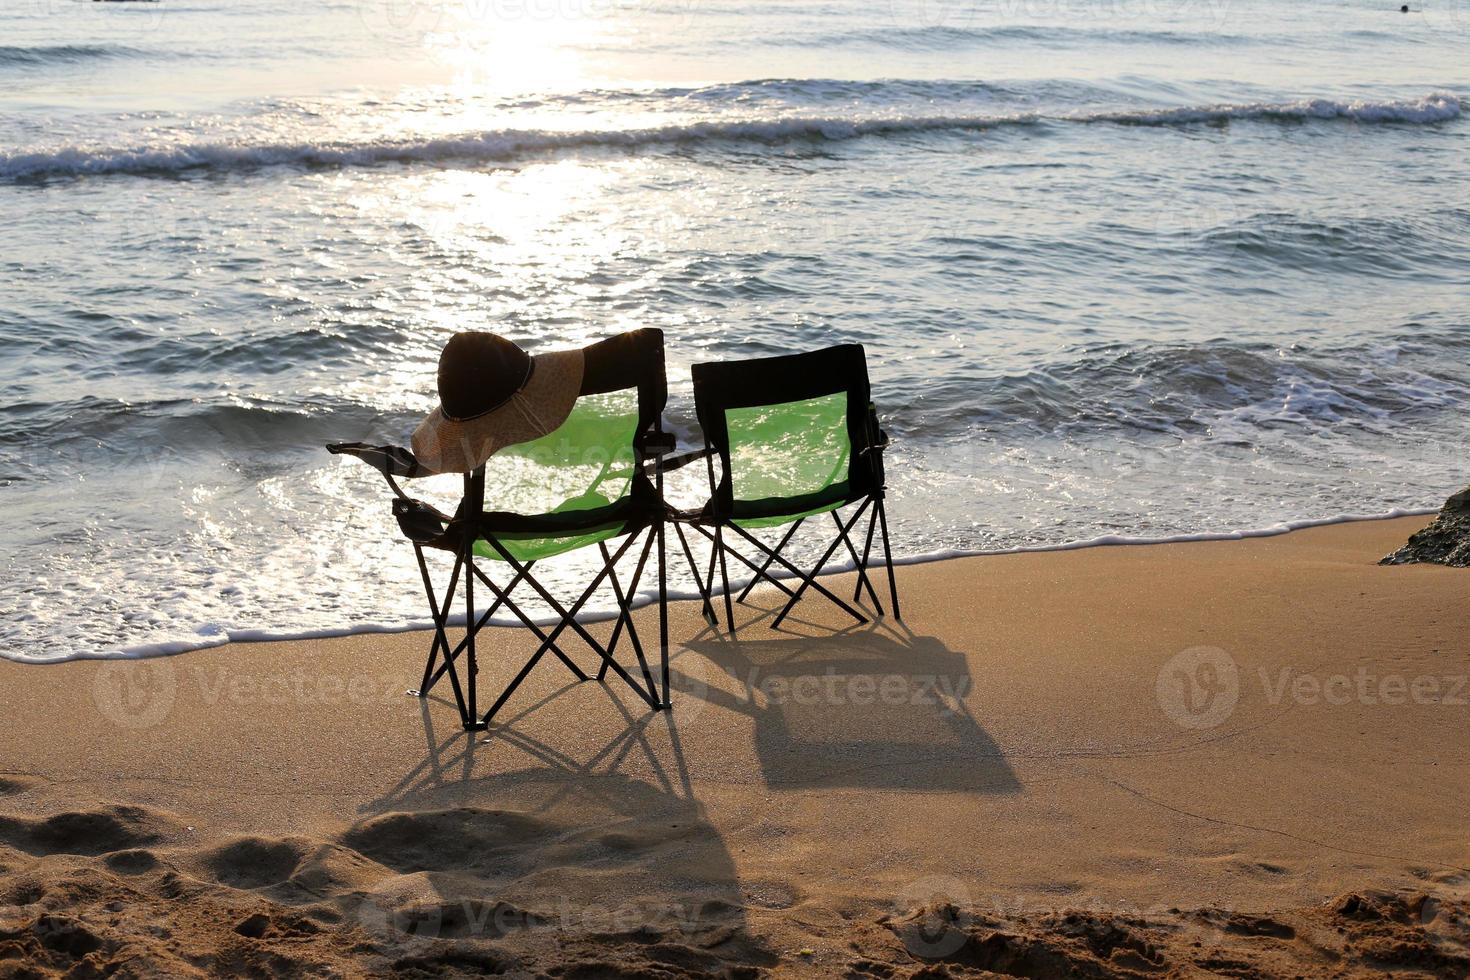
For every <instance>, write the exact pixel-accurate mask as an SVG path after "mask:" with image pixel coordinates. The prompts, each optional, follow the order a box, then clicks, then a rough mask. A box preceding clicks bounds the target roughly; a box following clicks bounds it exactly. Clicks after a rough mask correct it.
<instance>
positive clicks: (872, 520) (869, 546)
mask: <svg viewBox="0 0 1470 980" xmlns="http://www.w3.org/2000/svg"><path fill="white" fill-rule="evenodd" d="M877 529H878V508H876V507H874V508H873V511H872V513H870V514H869V515H868V540H867V542H866V543H865V544H864V545H863V561H862V566H863V569H864V571H866V570H867V567H868V558H869V556H871V555H872V553H873V532H874V531H876V530H877ZM862 594H863V583H862V582H861V581H859V582H858V584H857V585H855V586H853V587H852V601H853V602H857V601H858V598H859V597H860V596H861V595H862Z"/></svg>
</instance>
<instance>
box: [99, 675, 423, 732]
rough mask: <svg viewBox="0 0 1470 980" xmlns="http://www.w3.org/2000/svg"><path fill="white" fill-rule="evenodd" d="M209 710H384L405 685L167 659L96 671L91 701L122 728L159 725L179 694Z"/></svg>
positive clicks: (378, 678) (396, 678)
mask: <svg viewBox="0 0 1470 980" xmlns="http://www.w3.org/2000/svg"><path fill="white" fill-rule="evenodd" d="M184 690H188V691H190V692H191V696H193V697H195V698H197V700H199V701H200V702H202V703H203V704H205V705H207V706H209V707H218V706H221V705H228V706H233V707H240V706H244V705H251V704H264V705H281V704H300V705H307V706H331V705H337V704H348V705H368V704H388V703H391V702H395V701H397V700H399V699H400V698H401V697H402V696H403V694H404V690H405V688H404V679H403V677H402V676H400V675H399V674H396V673H393V672H391V671H385V672H382V673H377V674H374V673H366V672H364V673H353V674H333V673H314V672H312V671H308V670H304V669H300V668H297V669H295V670H286V671H278V672H272V673H259V672H254V671H243V670H233V669H231V668H228V667H213V666H208V665H204V664H194V665H188V666H184V667H176V666H175V665H174V661H173V660H172V659H171V658H157V659H145V660H108V661H105V662H104V663H102V664H101V665H100V666H99V667H98V668H97V676H96V678H95V679H94V680H93V683H92V701H93V703H95V704H96V705H97V708H98V710H99V711H101V712H102V715H103V717H105V718H107V720H108V721H110V722H112V723H113V724H114V725H117V726H118V727H120V728H128V729H142V728H152V727H153V726H155V725H160V724H162V723H163V722H164V721H165V720H166V719H167V718H168V717H169V715H170V714H171V713H172V711H173V708H174V705H175V704H176V703H177V701H178V698H179V695H180V694H181V693H182V691H184Z"/></svg>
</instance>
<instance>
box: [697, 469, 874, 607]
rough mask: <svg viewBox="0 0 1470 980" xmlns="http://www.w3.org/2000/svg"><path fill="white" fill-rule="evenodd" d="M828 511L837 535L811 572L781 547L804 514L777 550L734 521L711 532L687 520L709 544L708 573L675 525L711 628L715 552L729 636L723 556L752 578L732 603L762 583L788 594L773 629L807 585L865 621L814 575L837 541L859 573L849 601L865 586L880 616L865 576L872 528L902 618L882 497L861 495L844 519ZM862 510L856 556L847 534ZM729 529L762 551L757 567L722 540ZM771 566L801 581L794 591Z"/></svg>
mask: <svg viewBox="0 0 1470 980" xmlns="http://www.w3.org/2000/svg"><path fill="white" fill-rule="evenodd" d="M829 513H830V514H831V516H832V523H833V525H834V526H835V528H836V531H837V535H836V537H834V538H833V539H832V543H831V544H830V545H829V546H828V547H827V550H826V551H824V552H823V553H822V556H821V557H820V558H818V559H817V561H816V563H815V564H814V565H813V566H812V570H811V571H810V572H803V571H802V570H801V569H800V568H798V567H797V566H796V565H794V564H792V562H791V561H790V560H788V559H787V558H786V557H784V556H783V555H782V554H781V552H782V550H783V549H785V547H786V545H787V544H788V543H789V542H790V541H791V539H792V538H793V537H794V536H795V534H796V532H797V530H798V529H800V527H801V526H802V524H803V523H805V522H806V520H807V519H806V518H805V517H802V518H798V519H797V520H796V521H795V522H793V523H792V524H791V526H790V527H788V528H787V530H786V533H785V534H784V535H783V536H782V537H781V540H780V542H779V543H778V544H777V545H776V547H775V548H771V547H769V546H767V545H766V544H765V543H764V542H763V541H761V540H760V539H759V538H757V537H756V536H755V535H753V534H751V533H750V532H749V531H747V530H746V529H745V528H743V527H741V526H740V525H738V524H735V523H733V522H721V523H717V524H716V525H715V528H714V530H713V531H711V530H710V529H709V528H708V527H706V526H705V525H704V524H701V523H693V522H691V523H690V526H691V527H693V528H694V529H695V530H697V531H698V532H699V533H700V534H702V535H704V537H705V538H706V539H707V540H708V541H709V542H710V544H711V546H712V547H711V550H710V557H709V569H708V572H707V575H701V574H700V571H699V567H698V565H697V564H696V562H695V560H694V553H693V551H692V550H691V549H690V547H689V542H688V539H687V538H686V537H685V535H684V529H683V526H682V524H675V525H674V529H675V531H676V532H677V533H678V536H679V543H680V545H681V546H682V547H683V551H684V557H685V559H686V560H687V561H688V562H689V570H690V572H691V573H692V574H693V575H694V579H695V582H696V583H697V584H698V585H699V590H700V598H701V600H702V601H703V604H704V605H703V610H704V616H705V619H706V620H708V621H709V623H710V624H711V625H712V626H718V625H719V617H718V616H717V615H716V614H715V610H714V604H713V601H712V598H711V597H712V596H713V595H714V584H715V564H716V556H718V563H719V570H720V580H721V582H722V583H723V584H724V589H723V591H724V596H725V623H726V626H727V627H728V629H729V631H730V632H731V633H732V634H733V633H734V632H735V615H734V605H733V603H732V601H731V597H730V586H729V582H730V578H729V571H728V565H727V562H726V556H727V555H728V556H729V557H731V558H734V559H735V560H736V561H739V562H740V563H741V564H743V565H745V567H746V568H748V569H750V570H751V571H752V572H753V573H754V576H753V577H752V578H751V580H750V582H749V583H748V584H747V585H746V586H745V588H744V590H743V591H741V593H740V595H739V596H738V597H736V598H735V600H734V601H735V602H740V603H743V602H745V599H746V597H747V596H748V595H750V592H751V590H752V589H754V588H755V586H756V585H757V584H758V583H760V582H766V583H769V584H770V585H773V586H775V587H776V588H777V589H779V590H780V591H781V592H783V593H784V594H785V595H786V604H785V605H784V606H782V607H781V610H780V612H778V613H777V614H776V616H775V618H774V619H773V620H771V628H772V629H776V628H778V627H779V626H780V625H781V623H782V622H783V621H784V620H785V619H786V617H787V615H788V614H789V613H790V612H791V610H792V609H793V608H794V607H795V606H796V603H797V602H798V601H800V599H801V597H802V595H803V594H805V592H806V590H807V589H809V588H810V589H813V590H814V591H816V592H818V593H819V594H821V595H822V596H824V597H826V598H827V599H828V600H830V601H831V602H832V603H833V604H834V605H836V606H837V607H838V608H840V609H842V610H843V611H844V612H846V613H847V614H848V615H850V616H852V617H853V618H854V619H856V620H857V621H858V622H860V623H866V622H867V621H868V617H867V616H866V615H864V613H863V612H861V611H860V610H858V609H856V608H854V607H853V606H851V605H849V604H848V603H847V602H845V601H843V600H842V599H841V598H839V597H838V596H837V595H836V594H834V593H833V592H832V591H831V590H829V589H827V588H826V587H825V586H823V585H822V583H821V582H819V581H817V575H818V574H819V573H820V572H821V570H822V569H823V568H824V567H825V566H826V564H827V562H828V561H830V560H831V558H832V555H833V554H834V553H835V552H836V551H837V548H838V546H840V545H845V546H846V547H847V553H848V555H849V556H850V557H851V558H852V562H853V566H854V567H855V568H856V570H857V574H858V580H857V584H856V586H855V587H854V589H853V595H852V598H853V601H854V602H857V601H858V600H859V599H861V598H862V594H863V590H865V589H866V590H867V593H868V597H869V599H871V600H872V603H873V608H874V610H875V611H876V612H877V613H878V615H879V616H882V615H883V605H882V603H881V602H879V600H878V593H877V590H876V589H874V588H873V582H872V580H871V578H870V577H869V576H868V568H869V562H870V560H871V558H872V552H873V536H874V532H875V531H881V533H882V537H883V557H884V564H885V565H886V567H887V570H888V596H889V599H890V601H891V602H892V604H893V615H894V618H895V619H900V620H901V619H902V618H903V616H902V613H901V612H900V610H899V605H898V585H897V582H896V580H895V579H894V575H893V555H892V552H891V550H890V548H889V544H888V515H887V513H886V511H885V508H884V506H883V498H882V497H880V496H874V497H868V498H866V499H864V500H863V501H862V502H861V503H860V504H859V506H858V509H857V510H856V511H855V512H854V513H853V514H852V516H851V517H850V518H848V519H847V521H846V522H845V523H844V522H843V520H842V518H841V517H840V516H839V515H838V512H837V511H835V510H834V511H830V512H829ZM865 513H866V514H868V530H867V540H866V541H865V543H864V545H863V552H862V556H861V557H859V556H858V552H857V548H856V547H854V545H853V542H852V538H851V536H850V535H851V532H852V530H853V528H854V527H856V526H857V525H858V522H859V521H861V520H862V517H863V514H865ZM727 528H728V529H729V530H731V531H733V532H735V534H737V535H738V536H739V537H740V538H741V539H742V540H744V541H745V542H746V543H748V544H749V545H751V546H752V547H754V548H755V549H756V550H757V551H758V552H760V553H761V554H763V555H764V556H765V558H764V561H762V562H761V563H760V564H759V565H757V564H756V563H755V562H753V561H751V560H750V559H749V558H747V557H746V556H745V555H743V554H741V553H740V551H739V550H738V549H736V548H734V547H732V546H731V545H730V543H729V542H728V541H727V540H726V536H725V530H726V529H727ZM773 564H775V565H779V566H780V567H781V568H784V569H785V570H786V571H787V572H789V573H790V574H791V575H792V576H794V577H795V578H796V579H798V580H799V584H798V585H797V586H796V588H795V589H792V588H790V587H789V586H788V585H787V584H786V583H785V582H783V581H781V580H780V579H778V578H776V577H775V575H774V574H772V572H771V566H772V565H773Z"/></svg>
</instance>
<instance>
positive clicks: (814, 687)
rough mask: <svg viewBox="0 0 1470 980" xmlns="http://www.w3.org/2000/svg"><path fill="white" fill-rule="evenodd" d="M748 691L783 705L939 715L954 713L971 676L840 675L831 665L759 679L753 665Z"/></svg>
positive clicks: (747, 684)
mask: <svg viewBox="0 0 1470 980" xmlns="http://www.w3.org/2000/svg"><path fill="white" fill-rule="evenodd" d="M745 685H746V689H747V690H749V691H752V692H756V691H758V692H760V693H761V694H763V695H765V698H766V703H767V704H770V705H775V706H780V705H785V704H795V705H800V706H804V707H805V706H814V705H829V706H837V707H842V706H849V705H852V706H857V707H868V706H872V705H885V706H888V707H914V708H922V707H929V708H932V707H938V708H939V709H940V713H941V714H944V715H948V714H951V713H953V712H954V710H955V709H954V708H953V707H951V705H953V704H957V703H958V702H961V701H963V700H964V698H965V695H967V694H968V693H969V691H970V677H969V676H968V675H961V676H960V677H958V678H955V677H950V676H949V675H947V674H882V675H879V674H839V673H838V672H837V668H835V667H829V668H828V669H827V670H826V672H825V673H821V674H797V675H788V674H772V675H769V676H765V677H763V676H761V670H760V668H759V667H752V668H751V669H750V672H749V674H748V675H747V676H746V679H745Z"/></svg>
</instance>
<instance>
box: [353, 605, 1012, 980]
mask: <svg viewBox="0 0 1470 980" xmlns="http://www.w3.org/2000/svg"><path fill="white" fill-rule="evenodd" d="M769 615H770V614H769V613H765V614H759V612H758V615H757V618H756V621H755V622H754V623H748V624H746V625H743V626H742V629H741V632H740V634H739V635H738V636H737V637H728V636H725V635H723V634H720V633H717V632H715V631H714V630H711V629H708V628H706V629H705V630H704V631H703V632H702V633H700V634H699V635H697V636H696V637H695V638H693V639H692V640H690V641H688V642H686V643H684V644H682V645H681V646H680V648H678V649H677V650H676V652H675V653H674V655H673V657H672V658H671V668H672V680H673V683H674V688H675V692H674V695H673V696H674V701H675V705H676V708H675V710H674V711H663V712H658V713H656V714H654V713H649V712H647V711H644V710H642V706H641V705H638V704H634V703H632V702H631V700H629V699H624V698H620V697H618V696H616V695H615V694H613V693H611V692H610V691H609V689H606V688H601V689H599V688H592V687H589V686H585V685H577V684H567V685H565V686H562V687H559V688H556V689H554V690H551V691H550V692H549V693H546V694H545V696H544V697H542V698H541V699H540V700H538V701H536V702H534V703H531V704H529V705H528V706H526V707H525V708H523V709H522V710H520V711H519V712H518V713H516V714H515V715H514V716H512V717H508V718H506V719H505V720H504V721H502V722H499V723H497V724H496V725H495V726H493V727H492V728H491V729H490V730H489V732H487V733H478V732H469V733H467V732H463V731H461V730H460V728H459V725H458V724H457V722H451V721H450V719H449V714H447V713H452V712H453V705H452V704H450V703H449V702H447V701H441V699H439V698H437V697H430V698H428V699H425V700H424V701H422V702H421V703H420V714H421V720H422V723H423V730H424V749H425V751H424V756H423V758H422V760H421V761H418V762H416V763H415V764H414V765H413V766H412V767H411V768H410V769H409V770H408V771H407V772H406V773H404V774H403V775H402V776H401V777H400V778H398V779H397V780H396V781H395V782H394V783H393V784H392V785H391V786H389V787H388V788H386V789H385V791H384V792H383V793H382V794H381V795H380V796H379V797H378V798H377V799H375V800H373V801H371V802H370V803H368V804H365V805H364V806H363V807H361V808H360V815H361V819H360V820H359V821H358V822H357V823H356V824H355V825H354V826H353V828H352V829H351V830H350V831H348V833H347V834H345V835H344V836H343V839H342V843H344V844H346V845H348V846H350V847H352V848H353V849H355V850H356V851H358V852H359V853H361V854H362V855H364V856H365V857H368V858H370V859H372V860H373V861H375V862H377V863H378V864H381V865H384V866H386V867H387V868H389V869H391V870H392V871H393V872H396V873H397V875H398V876H400V877H399V878H398V879H397V881H396V882H395V883H391V884H390V885H389V886H384V890H383V894H382V895H381V896H379V895H373V896H369V902H370V903H375V906H374V907H382V908H383V909H384V910H385V913H384V914H385V916H386V919H387V921H388V922H390V923H392V924H393V925H392V927H390V928H387V929H385V930H384V932H385V934H386V935H387V936H388V938H389V941H390V944H391V943H393V942H399V941H400V940H401V937H402V936H403V935H404V934H408V935H409V937H410V938H412V937H413V935H414V934H425V933H427V935H429V936H430V937H431V938H434V939H450V940H467V941H474V940H479V939H490V940H497V941H498V943H497V945H501V946H504V945H509V947H510V948H511V949H513V950H516V951H517V952H518V953H520V954H527V955H530V956H532V957H533V958H539V957H541V956H544V955H553V956H555V957H556V958H558V959H559V960H560V961H562V962H563V964H564V965H568V964H574V961H576V960H577V958H578V957H585V958H587V962H588V963H592V962H594V961H595V962H600V963H602V965H603V966H606V965H607V964H606V961H605V958H606V956H608V955H610V950H614V949H621V950H622V953H620V954H618V955H625V956H627V957H630V959H629V961H628V962H627V963H625V964H623V965H624V966H627V967H629V968H637V967H639V966H645V965H651V964H647V963H643V962H642V961H641V960H639V957H645V958H646V957H648V956H650V955H656V956H665V957H667V956H673V957H675V958H676V959H677V960H678V962H679V963H680V964H681V965H683V966H687V967H697V968H698V969H699V970H701V971H705V972H712V973H718V972H721V971H725V970H727V969H728V968H730V967H732V966H769V965H770V964H772V963H774V962H776V957H775V955H774V954H773V953H772V951H770V950H768V949H766V948H765V947H764V946H763V944H762V942H761V941H760V940H759V939H757V938H753V937H751V936H750V935H749V932H748V930H747V928H746V926H747V924H748V923H747V916H746V909H747V907H749V906H750V905H751V903H752V901H755V900H756V899H755V898H753V895H754V893H751V894H747V892H746V888H744V887H742V883H741V881H740V879H739V876H738V874H737V868H736V865H735V861H734V858H733V856H732V855H731V853H730V850H729V847H728V846H727V844H726V842H725V840H724V839H723V837H722V835H721V834H720V832H719V831H718V830H717V829H716V827H715V826H714V824H713V822H712V821H711V820H710V818H709V816H708V814H707V813H706V811H705V808H704V806H703V805H702V804H701V803H700V801H699V800H698V799H697V798H696V795H695V789H694V784H693V781H692V780H691V778H690V774H689V770H688V767H687V765H686V762H685V750H684V743H683V741H682V740H681V738H680V731H679V726H680V725H681V724H682V725H683V726H684V727H685V728H686V729H687V730H689V731H691V732H693V731H694V730H695V729H697V728H698V727H699V719H700V718H701V716H702V715H703V713H704V712H705V711H706V710H708V709H710V708H722V709H726V710H729V711H734V712H737V713H738V714H740V715H744V716H746V717H748V718H749V719H750V720H751V722H752V727H751V729H750V730H751V731H752V733H753V746H754V750H755V756H756V759H757V761H758V764H759V766H760V768H761V771H762V772H761V774H762V776H763V777H764V780H765V782H766V784H767V785H768V786H770V787H772V788H774V789H778V790H780V789H814V788H822V787H831V788H870V789H874V790H880V791H896V792H904V791H908V792H916V793H922V792H955V793H976V794H981V793H983V794H1005V793H1016V792H1019V791H1020V783H1019V782H1018V780H1017V779H1016V777H1015V775H1014V773H1013V772H1012V770H1011V768H1010V767H1009V765H1007V763H1006V761H1005V759H1004V757H1003V755H1002V753H1001V752H1000V750H999V749H998V747H997V746H996V744H995V743H994V741H993V740H992V739H991V738H990V737H989V735H987V734H986V732H985V730H984V729H983V728H982V727H981V725H980V723H979V722H978V721H977V720H976V718H975V717H974V715H973V713H972V712H971V710H970V708H969V706H968V705H967V703H966V700H965V699H966V696H967V695H968V694H969V693H970V692H969V688H970V672H969V668H968V664H967V660H966V658H965V656H964V654H962V653H959V652H956V651H954V650H950V649H949V648H948V647H946V646H945V645H944V644H943V643H942V642H940V641H939V640H937V639H935V638H933V637H925V636H916V635H914V634H912V633H911V632H909V631H908V630H907V629H906V627H903V626H902V624H889V623H887V622H881V621H880V622H878V623H876V624H868V625H866V626H862V627H859V628H854V629H846V630H840V629H839V630H835V631H834V630H833V629H831V628H830V626H827V627H822V626H819V625H816V624H812V623H804V622H799V621H797V620H796V619H794V618H788V620H787V624H788V626H787V628H786V629H785V630H783V631H782V632H781V633H772V632H771V631H769V630H767V629H765V628H764V626H763V624H762V623H761V619H763V618H765V617H766V616H769ZM797 630H809V632H810V634H811V635H801V634H798V633H797V632H795V631H797ZM579 687H580V688H581V693H578V692H577V691H576V689H577V688H579ZM598 690H602V691H609V693H606V694H605V696H601V697H599V696H598V695H597V693H596V692H597V691H598ZM587 696H590V697H592V699H593V701H592V702H589V706H591V705H595V706H596V710H594V711H589V712H586V713H585V714H584V713H582V712H579V711H576V710H572V711H566V710H562V711H558V712H552V711H549V710H548V711H542V709H544V708H548V707H550V706H552V705H553V704H555V703H556V702H561V701H562V699H564V698H568V697H587ZM681 702H682V703H681ZM604 705H608V706H611V708H612V709H613V711H615V712H617V714H616V715H611V716H610V715H608V714H606V713H605V711H604V707H603V706H604ZM557 707H564V704H562V705H557ZM578 707H581V706H580V705H578ZM446 712H447V713H446ZM436 716H437V718H438V719H439V721H438V724H439V725H441V726H445V725H447V730H446V731H440V730H437V729H436ZM569 718H570V719H571V720H572V727H571V728H570V729H569V728H568V727H567V721H568V719H569ZM599 733H600V734H599ZM700 734H701V735H703V734H705V733H703V732H701V733H700ZM699 741H700V744H701V745H703V746H708V745H709V744H710V742H709V741H708V740H707V739H700V740H699ZM554 742H555V743H557V744H553V743H554ZM747 750H748V749H747ZM409 892H411V893H412V894H411V895H409V896H408V897H404V896H405V895H406V894H407V893H409ZM757 904H759V903H758V902H757ZM424 921H427V922H428V924H429V927H428V928H427V929H425V927H424V926H423V925H422V923H423V922H424ZM486 922H489V923H491V927H490V928H486V926H485V923H486ZM435 948H436V949H437V947H435ZM548 950H554V952H553V953H548V952H547V951H548ZM538 951H539V952H538ZM434 955H440V954H438V953H435V954H434ZM444 955H449V954H444ZM455 955H458V954H455ZM599 958H602V959H599Z"/></svg>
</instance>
